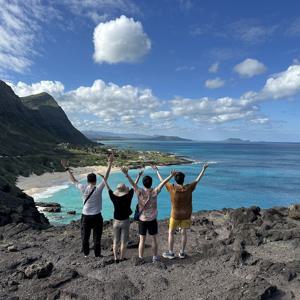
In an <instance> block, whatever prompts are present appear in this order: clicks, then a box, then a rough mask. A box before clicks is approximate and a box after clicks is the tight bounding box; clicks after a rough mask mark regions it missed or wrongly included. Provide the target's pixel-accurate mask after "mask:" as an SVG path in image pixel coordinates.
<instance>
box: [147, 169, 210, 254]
mask: <svg viewBox="0 0 300 300" xmlns="http://www.w3.org/2000/svg"><path fill="white" fill-rule="evenodd" d="M207 167H208V164H205V165H204V166H203V168H202V170H201V172H200V174H199V175H198V177H197V178H196V180H195V181H194V182H192V183H190V184H184V178H185V175H184V174H183V173H182V172H177V173H176V175H175V177H174V178H175V182H176V184H170V183H167V184H166V188H167V190H168V192H169V193H170V198H171V204H172V209H171V217H170V223H169V250H168V251H166V252H164V253H163V257H165V258H169V259H173V258H175V254H174V252H173V248H174V231H175V230H176V229H177V228H180V229H181V250H180V252H179V255H178V256H179V258H185V257H186V255H185V247H186V243H187V230H188V229H190V227H191V215H192V212H193V207H192V199H193V198H192V194H193V191H194V190H195V188H196V186H197V184H198V183H199V181H200V180H201V178H202V177H203V175H204V173H205V170H206V169H207ZM152 168H153V169H154V170H155V171H156V173H157V176H158V178H159V180H160V181H161V182H162V181H163V180H164V179H163V178H162V176H161V175H160V173H159V170H158V168H157V166H152Z"/></svg>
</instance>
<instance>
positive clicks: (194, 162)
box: [191, 160, 219, 165]
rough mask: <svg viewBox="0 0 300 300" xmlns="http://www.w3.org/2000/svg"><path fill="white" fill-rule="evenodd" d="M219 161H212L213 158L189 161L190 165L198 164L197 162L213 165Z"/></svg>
mask: <svg viewBox="0 0 300 300" xmlns="http://www.w3.org/2000/svg"><path fill="white" fill-rule="evenodd" d="M218 163H219V161H214V160H211V161H210V160H209V161H207V160H195V161H193V163H191V165H198V164H209V165H213V164H218Z"/></svg>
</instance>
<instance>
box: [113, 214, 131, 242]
mask: <svg viewBox="0 0 300 300" xmlns="http://www.w3.org/2000/svg"><path fill="white" fill-rule="evenodd" d="M129 226H130V221H129V219H127V220H123V221H119V220H114V222H113V233H114V244H116V245H118V244H120V242H121V243H123V244H125V243H127V242H128V239H129Z"/></svg>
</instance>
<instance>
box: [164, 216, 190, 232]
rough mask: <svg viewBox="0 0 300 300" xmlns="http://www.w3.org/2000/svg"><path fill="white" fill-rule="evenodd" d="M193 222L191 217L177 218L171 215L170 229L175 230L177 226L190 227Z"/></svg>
mask: <svg viewBox="0 0 300 300" xmlns="http://www.w3.org/2000/svg"><path fill="white" fill-rule="evenodd" d="M191 223H192V221H191V219H186V220H175V219H173V218H172V217H171V218H170V222H169V230H175V229H177V228H182V229H190V228H191Z"/></svg>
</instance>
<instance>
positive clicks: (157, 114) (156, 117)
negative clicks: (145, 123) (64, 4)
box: [150, 111, 172, 120]
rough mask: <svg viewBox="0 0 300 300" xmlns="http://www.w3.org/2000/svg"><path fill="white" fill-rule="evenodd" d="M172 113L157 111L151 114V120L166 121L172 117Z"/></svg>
mask: <svg viewBox="0 0 300 300" xmlns="http://www.w3.org/2000/svg"><path fill="white" fill-rule="evenodd" d="M171 115H172V113H171V112H170V111H156V112H153V113H150V118H151V119H154V120H159V119H166V118H169V117H171Z"/></svg>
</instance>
